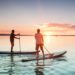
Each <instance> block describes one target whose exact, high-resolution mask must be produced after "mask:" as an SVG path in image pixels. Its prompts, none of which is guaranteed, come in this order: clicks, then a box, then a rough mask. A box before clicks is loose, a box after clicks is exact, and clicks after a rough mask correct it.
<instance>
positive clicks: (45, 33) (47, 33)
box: [43, 32, 53, 36]
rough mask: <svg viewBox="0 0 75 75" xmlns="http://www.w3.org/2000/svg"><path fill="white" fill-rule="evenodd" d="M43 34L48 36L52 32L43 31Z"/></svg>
mask: <svg viewBox="0 0 75 75" xmlns="http://www.w3.org/2000/svg"><path fill="white" fill-rule="evenodd" d="M43 34H44V35H46V36H48V35H52V34H53V33H52V32H44V33H43Z"/></svg>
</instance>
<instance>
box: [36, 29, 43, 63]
mask: <svg viewBox="0 0 75 75" xmlns="http://www.w3.org/2000/svg"><path fill="white" fill-rule="evenodd" d="M35 40H36V59H37V64H38V59H39V48H40V50H41V51H42V54H43V63H44V50H43V45H44V39H43V35H42V33H40V29H37V33H36V34H35Z"/></svg>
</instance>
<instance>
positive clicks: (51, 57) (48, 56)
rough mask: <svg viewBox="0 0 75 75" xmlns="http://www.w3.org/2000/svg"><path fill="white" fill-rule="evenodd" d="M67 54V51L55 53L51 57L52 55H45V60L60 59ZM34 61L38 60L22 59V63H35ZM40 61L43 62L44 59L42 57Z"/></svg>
mask: <svg viewBox="0 0 75 75" xmlns="http://www.w3.org/2000/svg"><path fill="white" fill-rule="evenodd" d="M66 53H67V51H61V52H55V53H52V54H51V55H50V54H45V58H44V59H53V58H58V57H61V56H63V55H64V54H66ZM33 60H36V58H34V57H33V58H29V59H22V60H21V61H22V62H27V61H33ZM38 60H43V58H42V57H40V58H39V59H38Z"/></svg>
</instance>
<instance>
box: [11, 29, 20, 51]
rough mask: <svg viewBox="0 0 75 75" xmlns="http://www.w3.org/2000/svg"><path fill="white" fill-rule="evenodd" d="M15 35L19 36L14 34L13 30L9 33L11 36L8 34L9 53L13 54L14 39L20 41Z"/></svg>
mask: <svg viewBox="0 0 75 75" xmlns="http://www.w3.org/2000/svg"><path fill="white" fill-rule="evenodd" d="M17 35H20V34H15V30H12V31H11V34H10V43H11V52H13V47H14V38H16V39H20V38H18V37H16V36H17Z"/></svg>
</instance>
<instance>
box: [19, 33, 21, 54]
mask: <svg viewBox="0 0 75 75" xmlns="http://www.w3.org/2000/svg"><path fill="white" fill-rule="evenodd" d="M19 49H20V53H21V41H20V34H19Z"/></svg>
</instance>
